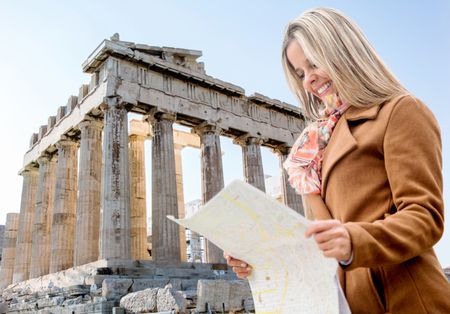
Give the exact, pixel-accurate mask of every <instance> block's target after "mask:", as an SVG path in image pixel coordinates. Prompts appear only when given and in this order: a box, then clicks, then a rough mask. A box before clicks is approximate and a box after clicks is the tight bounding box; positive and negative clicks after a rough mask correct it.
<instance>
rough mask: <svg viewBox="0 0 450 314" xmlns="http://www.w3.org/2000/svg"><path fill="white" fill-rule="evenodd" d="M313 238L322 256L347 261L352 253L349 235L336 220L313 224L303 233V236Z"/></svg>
mask: <svg viewBox="0 0 450 314" xmlns="http://www.w3.org/2000/svg"><path fill="white" fill-rule="evenodd" d="M312 235H313V236H314V240H315V241H316V243H317V245H318V247H319V249H320V250H322V251H323V254H324V256H326V257H332V258H336V259H337V260H338V261H347V260H348V259H349V258H350V256H351V252H352V245H351V239H350V234H349V233H348V231H347V229H346V228H345V226H344V225H343V224H342V223H341V222H340V221H338V220H327V221H317V222H313V223H312V224H311V225H310V226H309V227H308V229H307V230H306V231H305V236H307V237H310V236H312Z"/></svg>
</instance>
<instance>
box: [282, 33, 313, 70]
mask: <svg viewBox="0 0 450 314" xmlns="http://www.w3.org/2000/svg"><path fill="white" fill-rule="evenodd" d="M286 57H287V59H288V61H289V63H290V64H291V65H292V67H293V68H294V69H295V70H298V69H302V68H304V67H306V66H307V65H308V64H309V60H308V59H307V58H306V56H305V52H304V51H303V48H302V47H301V46H300V44H299V43H298V42H297V41H295V40H294V41H292V42H291V43H290V44H289V45H288V46H287V48H286Z"/></svg>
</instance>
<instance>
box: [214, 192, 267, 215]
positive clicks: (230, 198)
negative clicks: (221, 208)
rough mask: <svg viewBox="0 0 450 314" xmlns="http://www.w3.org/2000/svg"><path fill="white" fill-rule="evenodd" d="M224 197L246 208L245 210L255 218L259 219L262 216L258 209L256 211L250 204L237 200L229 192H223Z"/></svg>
mask: <svg viewBox="0 0 450 314" xmlns="http://www.w3.org/2000/svg"><path fill="white" fill-rule="evenodd" d="M222 197H223V198H224V199H226V200H227V201H229V202H231V203H233V204H235V205H236V206H238V207H239V208H241V209H242V210H244V212H246V213H247V215H249V216H250V217H251V218H252V219H253V220H257V219H258V218H259V217H260V216H259V215H258V213H257V212H256V211H254V210H253V209H251V208H250V207H249V206H247V205H246V204H244V203H242V202H239V201H238V200H236V199H235V198H233V197H231V196H230V195H228V194H225V193H223V194H222Z"/></svg>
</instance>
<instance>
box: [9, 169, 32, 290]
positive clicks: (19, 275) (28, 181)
mask: <svg viewBox="0 0 450 314" xmlns="http://www.w3.org/2000/svg"><path fill="white" fill-rule="evenodd" d="M21 175H22V176H23V186H22V200H21V203H20V215H19V227H18V231H17V244H16V258H15V262H14V274H13V283H17V282H21V281H24V280H27V279H28V278H29V275H30V262H31V244H32V227H33V222H34V207H35V204H36V190H37V179H38V169H37V168H36V167H35V166H34V165H28V166H27V167H26V168H25V170H24V171H23V172H22V173H21Z"/></svg>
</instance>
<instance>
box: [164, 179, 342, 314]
mask: <svg viewBox="0 0 450 314" xmlns="http://www.w3.org/2000/svg"><path fill="white" fill-rule="evenodd" d="M168 218H169V219H171V220H173V221H175V222H177V223H179V224H180V225H182V226H184V227H186V228H189V229H191V230H192V231H195V232H197V233H199V234H201V235H203V236H204V237H206V238H207V239H208V240H209V241H211V242H212V243H214V244H215V245H217V246H218V247H219V248H221V249H222V250H224V251H225V252H227V253H229V254H230V255H231V256H233V257H235V258H237V259H241V260H244V261H246V262H247V263H248V264H250V265H251V266H252V267H253V270H252V273H251V275H250V276H249V278H248V281H249V283H250V287H251V290H252V294H253V300H254V303H255V310H256V313H261V314H269V313H272V314H275V313H276V314H282V313H283V314H284V313H290V314H292V313H308V314H313V313H320V314H325V313H330V314H331V313H336V314H337V313H343V312H346V311H345V310H342V306H343V304H340V303H342V292H341V291H340V290H339V285H338V284H337V280H336V270H337V261H336V260H335V259H331V258H326V257H324V256H323V253H322V252H321V251H320V250H319V248H318V247H317V245H316V243H315V241H314V239H313V238H309V239H307V238H305V235H304V233H305V230H306V227H307V226H308V224H309V223H310V221H309V220H307V219H306V218H304V217H303V216H302V215H300V214H298V213H297V212H295V211H294V210H292V209H290V208H288V207H286V206H285V205H283V204H281V203H279V202H277V201H276V200H274V199H273V198H271V197H269V196H267V195H266V194H265V193H263V192H261V191H260V190H258V189H256V188H254V187H253V186H251V185H249V184H247V183H244V182H242V181H239V180H236V181H233V182H232V183H231V184H230V185H228V186H227V187H226V188H224V189H223V190H222V191H221V192H219V193H218V194H217V195H216V196H215V197H214V198H212V199H211V200H210V201H209V202H208V203H207V204H205V205H204V206H203V207H202V208H200V210H199V211H198V212H197V213H195V214H194V215H193V216H191V217H189V218H186V219H175V218H174V217H172V216H168ZM340 300H341V302H340ZM343 300H344V301H343V302H344V303H345V299H343ZM345 305H346V304H344V306H345ZM340 306H341V310H340Z"/></svg>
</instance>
